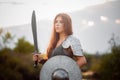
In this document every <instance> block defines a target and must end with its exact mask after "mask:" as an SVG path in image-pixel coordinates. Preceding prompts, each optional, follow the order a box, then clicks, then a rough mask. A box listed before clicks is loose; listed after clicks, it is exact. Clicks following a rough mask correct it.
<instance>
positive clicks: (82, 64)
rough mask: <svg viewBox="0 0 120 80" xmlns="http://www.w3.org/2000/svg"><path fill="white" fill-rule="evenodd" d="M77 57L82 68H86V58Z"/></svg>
mask: <svg viewBox="0 0 120 80" xmlns="http://www.w3.org/2000/svg"><path fill="white" fill-rule="evenodd" d="M76 57H77V64H78V65H79V66H80V67H82V66H84V65H85V64H86V63H87V61H86V58H85V56H76Z"/></svg>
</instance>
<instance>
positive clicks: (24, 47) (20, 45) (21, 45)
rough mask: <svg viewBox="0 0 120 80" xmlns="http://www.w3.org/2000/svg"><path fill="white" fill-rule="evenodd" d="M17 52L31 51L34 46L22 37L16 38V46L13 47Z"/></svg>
mask: <svg viewBox="0 0 120 80" xmlns="http://www.w3.org/2000/svg"><path fill="white" fill-rule="evenodd" d="M14 50H15V52H17V53H30V52H33V50H34V46H33V45H31V44H30V43H29V42H28V41H26V40H25V38H24V37H22V38H20V39H18V42H17V43H16V47H15V48H14Z"/></svg>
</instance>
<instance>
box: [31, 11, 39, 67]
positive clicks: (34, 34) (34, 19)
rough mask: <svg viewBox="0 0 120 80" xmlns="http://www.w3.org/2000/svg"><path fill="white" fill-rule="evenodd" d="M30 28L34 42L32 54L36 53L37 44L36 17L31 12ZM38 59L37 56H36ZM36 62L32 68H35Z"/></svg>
mask: <svg viewBox="0 0 120 80" xmlns="http://www.w3.org/2000/svg"><path fill="white" fill-rule="evenodd" d="M31 27H32V33H33V40H34V54H36V53H38V45H37V44H38V43H37V26H36V16H35V11H34V10H33V13H32V20H31ZM37 57H38V56H37ZM37 64H38V61H35V62H34V68H36V67H37Z"/></svg>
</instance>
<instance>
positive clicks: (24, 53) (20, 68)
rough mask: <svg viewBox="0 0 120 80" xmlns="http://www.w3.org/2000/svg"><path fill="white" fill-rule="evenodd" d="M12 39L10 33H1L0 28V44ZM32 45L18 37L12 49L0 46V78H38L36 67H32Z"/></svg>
mask: <svg viewBox="0 0 120 80" xmlns="http://www.w3.org/2000/svg"><path fill="white" fill-rule="evenodd" d="M8 40H9V41H11V40H13V38H12V35H11V34H10V33H9V32H7V33H4V34H3V30H2V29H1V30H0V44H1V45H5V44H9V43H8ZM32 52H33V45H32V44H30V43H29V42H28V41H26V40H25V39H24V38H20V39H18V42H17V43H16V44H15V48H14V49H10V48H9V47H6V46H1V48H0V72H1V73H0V80H39V72H40V69H41V67H42V65H38V68H36V69H35V68H34V67H33V61H32Z"/></svg>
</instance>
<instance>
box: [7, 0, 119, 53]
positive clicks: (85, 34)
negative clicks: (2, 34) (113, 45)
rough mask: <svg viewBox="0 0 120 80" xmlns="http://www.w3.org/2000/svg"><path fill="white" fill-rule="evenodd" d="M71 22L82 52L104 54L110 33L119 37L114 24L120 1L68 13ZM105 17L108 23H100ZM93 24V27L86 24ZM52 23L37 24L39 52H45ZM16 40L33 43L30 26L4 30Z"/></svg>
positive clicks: (116, 26) (44, 21) (48, 21)
mask: <svg viewBox="0 0 120 80" xmlns="http://www.w3.org/2000/svg"><path fill="white" fill-rule="evenodd" d="M68 14H70V16H71V18H72V21H73V30H74V34H75V36H77V37H78V38H79V39H80V41H81V45H82V48H83V50H84V51H87V52H90V53H95V52H97V51H99V52H106V51H108V49H109V46H110V45H109V44H108V41H109V40H110V38H111V36H112V33H114V34H115V35H116V36H119V37H120V24H116V23H115V20H116V19H120V1H119V0H117V1H112V2H107V3H104V4H100V5H95V6H90V7H87V8H85V9H83V10H79V11H76V12H71V13H68ZM101 16H105V17H107V18H108V21H106V22H104V21H101V19H100V17H101ZM89 21H92V22H94V25H93V26H88V25H87V24H86V23H88V22H89ZM52 24H53V22H52V21H50V20H41V21H38V22H37V27H38V42H39V48H40V50H41V52H44V51H45V50H46V47H47V44H48V41H49V38H50V34H51V29H52ZM6 30H9V31H10V32H11V33H12V34H15V35H16V38H19V37H22V36H25V38H26V39H27V40H28V41H30V42H32V43H33V38H32V31H31V25H30V24H25V25H19V26H14V27H9V28H6Z"/></svg>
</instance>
